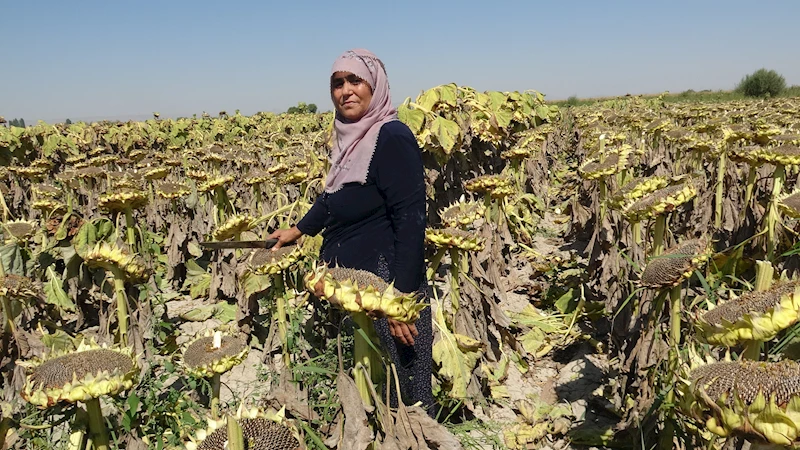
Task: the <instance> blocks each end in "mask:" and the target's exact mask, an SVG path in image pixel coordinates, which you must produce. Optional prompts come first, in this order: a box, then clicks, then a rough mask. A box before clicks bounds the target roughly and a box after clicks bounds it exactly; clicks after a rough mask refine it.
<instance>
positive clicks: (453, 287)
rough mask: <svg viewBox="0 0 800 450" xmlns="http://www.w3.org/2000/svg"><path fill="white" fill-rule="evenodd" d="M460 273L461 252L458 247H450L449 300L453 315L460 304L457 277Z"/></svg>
mask: <svg viewBox="0 0 800 450" xmlns="http://www.w3.org/2000/svg"><path fill="white" fill-rule="evenodd" d="M460 274H461V254H460V253H459V251H458V249H456V248H451V249H450V302H451V304H452V307H453V316H454V317H455V314H456V313H457V312H458V308H459V305H460V304H461V292H460V289H459V285H458V279H459V276H460Z"/></svg>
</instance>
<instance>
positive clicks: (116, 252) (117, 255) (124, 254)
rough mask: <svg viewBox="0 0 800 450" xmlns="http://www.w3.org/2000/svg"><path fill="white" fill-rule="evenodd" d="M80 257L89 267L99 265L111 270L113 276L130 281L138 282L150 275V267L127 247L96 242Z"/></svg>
mask: <svg viewBox="0 0 800 450" xmlns="http://www.w3.org/2000/svg"><path fill="white" fill-rule="evenodd" d="M80 256H81V258H83V260H84V261H85V262H86V264H87V265H89V266H90V267H101V268H103V269H104V270H107V271H109V272H112V273H113V274H114V276H115V277H117V276H122V277H124V278H125V280H127V281H129V282H131V283H138V282H142V281H144V280H146V279H147V278H148V277H149V276H150V269H148V268H147V266H146V265H145V262H144V259H142V257H141V256H139V255H136V254H132V253H131V252H130V251H129V250H128V249H127V247H125V246H121V245H112V244H109V243H107V242H98V243H97V244H95V246H94V247H92V248H91V249H90V250H89V251H87V252H86V253H85V254H83V255H80Z"/></svg>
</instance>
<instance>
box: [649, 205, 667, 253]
mask: <svg viewBox="0 0 800 450" xmlns="http://www.w3.org/2000/svg"><path fill="white" fill-rule="evenodd" d="M666 229H667V214H666V213H662V214H659V215H658V216H656V224H655V227H653V248H652V250H651V251H652V255H651V256H660V255H661V254H662V253H663V252H664V234H665V233H666Z"/></svg>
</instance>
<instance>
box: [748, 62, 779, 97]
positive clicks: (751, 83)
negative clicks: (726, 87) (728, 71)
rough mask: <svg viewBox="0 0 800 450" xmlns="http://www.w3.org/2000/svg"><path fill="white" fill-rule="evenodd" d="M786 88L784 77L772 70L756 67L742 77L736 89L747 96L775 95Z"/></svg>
mask: <svg viewBox="0 0 800 450" xmlns="http://www.w3.org/2000/svg"><path fill="white" fill-rule="evenodd" d="M785 89H786V79H785V78H783V76H782V75H781V74H779V73H778V72H775V71H774V70H767V69H763V68H762V69H758V70H756V71H755V72H753V73H751V74H750V75H747V76H745V77H744V78H742V81H740V82H739V84H738V85H737V86H736V90H737V91H738V92H741V93H742V94H744V95H746V96H748V97H767V96H769V97H775V96H777V95H780V94H781V93H782V92H783V91H784V90H785Z"/></svg>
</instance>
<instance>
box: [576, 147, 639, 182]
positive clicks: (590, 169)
mask: <svg viewBox="0 0 800 450" xmlns="http://www.w3.org/2000/svg"><path fill="white" fill-rule="evenodd" d="M632 149H633V147H631V146H630V145H621V146H619V147H618V148H615V149H606V150H604V151H603V154H602V155H599V156H596V157H594V158H591V159H589V160H588V161H586V162H585V163H584V164H583V165H582V166H581V167H580V168H579V169H578V173H579V174H580V175H581V177H583V178H584V179H587V180H596V179H598V178H601V177H606V176H609V175H613V174H615V173H618V172H621V171H623V170H625V168H626V167H627V166H628V155H630V152H631V150H632Z"/></svg>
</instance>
